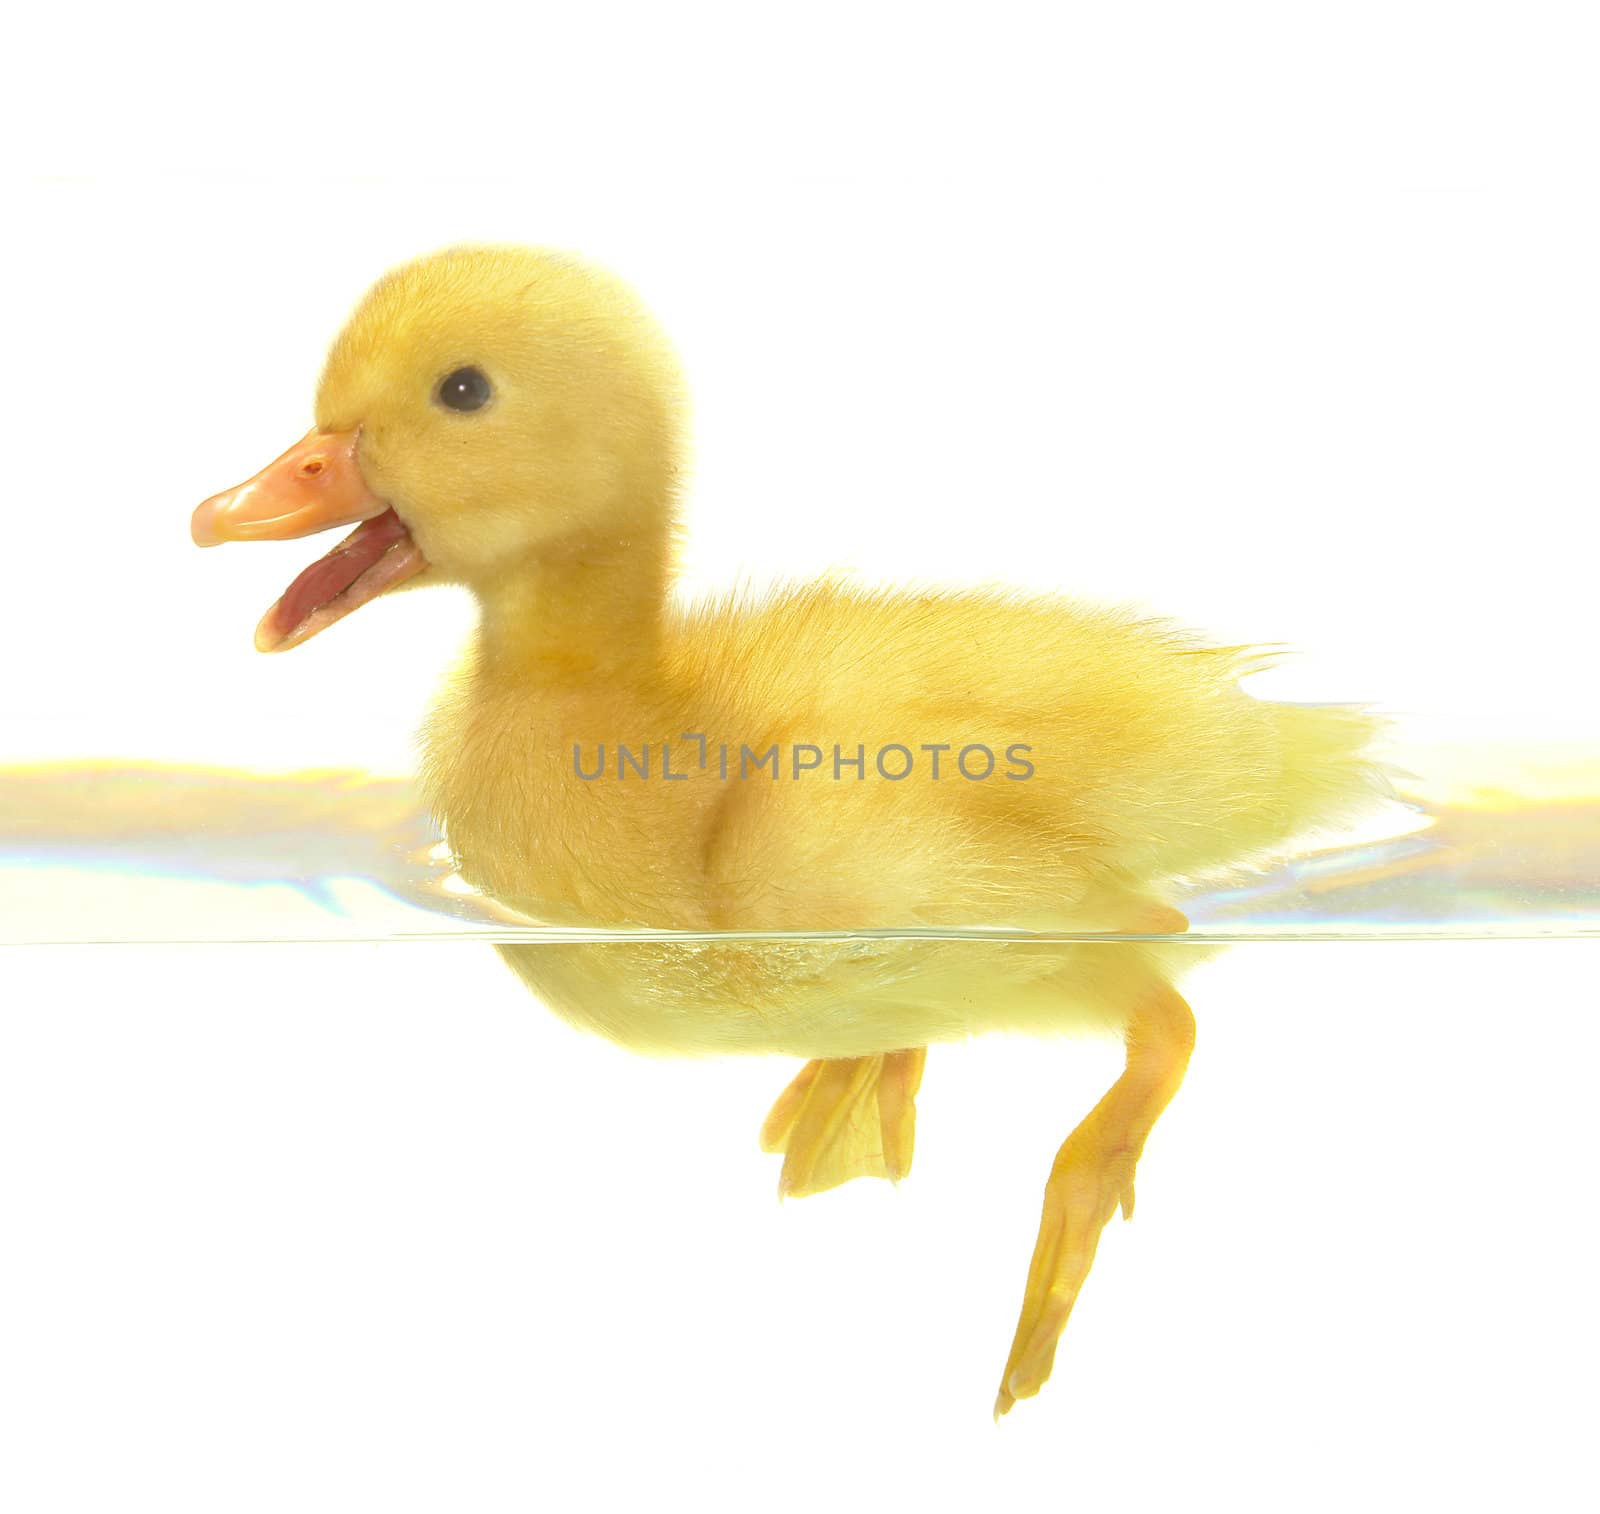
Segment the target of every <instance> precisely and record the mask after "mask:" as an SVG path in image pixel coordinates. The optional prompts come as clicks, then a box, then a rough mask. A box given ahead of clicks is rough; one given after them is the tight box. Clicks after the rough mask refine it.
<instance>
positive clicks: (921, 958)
mask: <svg viewBox="0 0 1600 1514" xmlns="http://www.w3.org/2000/svg"><path fill="white" fill-rule="evenodd" d="M677 392H678V391H677V381H676V377H675V373H674V370H673V369H672V365H671V361H670V358H669V357H668V355H667V354H666V349H665V346H664V344H663V343H662V342H661V340H660V338H659V336H658V335H657V334H656V333H655V330H654V327H653V326H652V325H651V324H650V323H649V321H648V319H647V318H646V317H645V316H644V314H643V312H642V311H641V310H640V309H639V307H638V306H637V304H636V302H634V300H633V299H632V297H631V296H630V295H629V294H628V293H627V292H626V291H625V290H624V289H623V288H622V287H621V286H619V285H617V284H616V283H615V282H614V281H612V280H610V279H609V278H607V277H605V276H603V275H599V274H596V273H594V272H592V271H590V270H586V269H584V268H582V267H581V265H577V264H575V263H573V262H571V261H570V260H567V259H564V258H558V257H553V256H551V255H548V254H541V253H533V252H528V251H524V250H521V249H466V250H461V251H456V252H451V253H445V254H440V255H438V256H436V257H434V258H431V259H423V260H421V261H419V262H418V263H415V264H412V265H409V266H408V267H407V268H405V269H402V270H400V271H399V272H397V273H396V274H394V275H391V276H390V277H389V278H387V279H385V280H384V281H383V282H382V283H380V284H379V285H378V286H377V287H376V288H375V289H374V290H373V292H372V293H371V294H370V295H369V296H368V298H367V300H366V302H365V303H364V304H363V306H362V307H361V308H360V309H359V310H358V311H357V313H356V315H355V317H354V318H353V319H352V321H351V323H350V325H349V326H348V327H347V328H346V331H345V333H344V334H343V335H342V336H341V338H340V340H339V342H338V343H337V344H336V346H335V349H334V352H333V355H332V357H331V358H330V361H329V365H328V368H327V371H326V372H325V374H324V377H323V382H322V386H321V389H320V391H319V394H318V423H319V428H320V430H319V431H318V432H317V433H315V434H314V435H313V436H311V437H308V438H307V440H306V442H305V443H303V444H301V446H300V447H298V448H296V449H291V452H290V453H287V454H285V456H284V457H283V458H282V459H280V460H279V462H278V463H276V464H274V465H273V467H272V468H270V469H268V470H267V471H266V472H264V473H263V474H262V475H260V476H259V478H258V479H257V480H255V481H252V483H251V484H250V485H246V486H243V488H242V489H241V490H237V491H232V492H230V493H229V494H228V495H225V496H218V497H217V498H216V499H214V500H212V501H208V502H207V503H206V505H204V506H202V507H201V510H200V511H199V512H197V514H196V521H195V535H196V539H197V540H200V541H202V542H203V543H209V542H211V541H215V540H222V539H245V538H250V537H259V536H272V535H298V534H305V533H306V532H309V531H311V530H317V529H322V528H323V527H325V526H328V525H333V524H350V523H352V522H356V521H359V522H361V524H360V525H359V526H358V528H357V530H356V532H355V533H354V534H353V535H352V536H351V537H350V538H349V539H348V541H347V542H346V543H344V544H343V545H342V546H341V547H340V548H339V549H336V551H335V552H334V553H332V554H330V555H329V557H328V558H325V559H323V561H322V563H320V564H318V565H316V566H315V567H314V568H312V569H309V570H308V571H307V573H306V574H304V575H302V577H301V579H300V580H297V581H296V583H295V585H292V586H291V588H290V590H289V591H288V592H287V593H286V594H285V596H284V598H283V599H281V600H280V601H279V602H278V604H277V605H275V606H274V607H273V609H272V610H271V611H269V612H268V615H267V617H266V618H265V619H264V620H263V622H262V627H261V629H260V630H259V631H258V645H261V646H262V647H263V648H264V649H268V650H275V649H278V648H280V647H286V646H292V645H295V644H296V643H297V642H299V641H301V640H304V639H306V638H307V637H308V636H310V635H312V634H315V633H316V631H318V630H320V629H321V628H322V627H323V626H324V625H326V624H328V623H330V622H331V620H333V619H337V618H339V616H341V615H343V614H345V613H348V611H349V610H350V609H351V608H354V607H355V606H356V605H358V604H360V603H361V602H363V601H364V600H365V599H367V598H371V597H373V596H374V595H375V594H377V593H380V592H383V591H384V590H385V589H387V588H389V587H392V586H395V585H397V584H399V583H400V582H402V581H404V580H408V579H409V580H412V581H415V582H423V581H427V580H429V579H434V580H440V579H442V580H447V581H455V582H460V583H464V584H466V585H467V586H468V587H469V588H470V589H471V590H472V592H473V593H474V594H475V596H476V597H477V599H478V602H479V605H480V610H481V621H480V628H479V631H478V633H477V636H476V638H475V641H474V644H473V645H472V647H471V648H470V649H469V651H468V654H467V656H466V658H465V660H464V661H463V663H462V666H461V668H460V670H459V672H458V673H457V675H456V676H455V678H454V679H453V680H452V682H451V684H450V685H449V687H448V688H447V690H446V691H445V694H444V696H443V698H442V699H441V700H440V702H439V704H438V707H437V708H436V710H435V713H434V715H433V717H432V719H431V721H430V723H429V726H428V728H427V731H426V733H425V742H424V756H425V760H424V772H423V777H424V783H425V787H426V791H427V793H428V796H429V799H430V802H431V804H432V806H433V808H434V810H435V812H436V814H437V815H438V817H439V818H440V820H441V821H442V823H443V824H444V827H445V830H446V833H447V835H448V838H449V841H450V844H451V847H452V849H453V851H454V852H455V854H456V857H457V861H458V866H459V867H460V870H461V872H462V874H463V875H464V876H465V878H466V879H467V880H468V881H469V882H471V883H473V884H474V885H476V886H477V887H478V888H480V889H482V890H483V891H484V892H486V893H488V894H490V895H492V896H493V897H494V898H496V899H498V900H500V901H501V902H503V903H504V904H506V905H509V906H511V907H512V908H514V909H517V910H520V911H523V912H525V913H527V914H529V915H531V916H533V917H535V918H538V919H542V920H546V921H549V922H551V923H554V924H558V925H578V924H581V925H588V926H613V927H624V928H625V927H639V926H648V927H656V928H666V929H679V930H685V931H693V932H727V931H733V932H740V931H868V932H870V931H876V930H886V929H895V928H905V927H923V928H933V929H938V928H946V929H950V928H961V927H970V926H990V927H1010V928H1013V929H1018V930H1026V931H1034V932H1043V933H1051V932H1059V933H1083V932H1094V933H1114V934H1126V935H1132V936H1135V937H1157V938H1160V937H1169V938H1170V937H1172V936H1175V935H1178V934H1181V932H1182V931H1183V929H1184V928H1185V922H1184V920H1183V917H1182V916H1181V915H1180V914H1179V913H1178V912H1177V911H1176V910H1174V909H1172V908H1171V906H1170V904H1169V903H1168V902H1167V901H1168V896H1169V893H1170V891H1171V889H1172V886H1173V884H1174V883H1175V882H1176V881H1177V880H1180V879H1188V878H1192V877H1195V876H1198V875H1204V874H1216V873H1219V872H1221V871H1224V870H1226V869H1229V868H1233V867H1237V866H1239V865H1240V864H1243V863H1246V862H1249V861H1252V860H1255V859H1257V858H1261V857H1264V856H1267V855H1269V854H1271V853H1272V852H1274V851H1275V850H1280V849H1282V848H1283V847H1284V846H1285V845H1286V844H1287V843H1289V842H1291V841H1292V840H1294V839H1295V838H1297V837H1300V836H1302V835H1304V834H1305V833H1307V832H1309V831H1311V830H1314V829H1316V828H1318V827H1321V826H1325V825H1328V824H1331V823H1333V822H1335V821H1338V820H1340V819H1342V818H1344V817H1345V816H1347V815H1349V814H1350V813H1352V812H1354V811H1355V810H1357V809H1359V808H1360V807H1361V806H1362V805H1363V804H1364V803H1366V802H1368V801H1369V800H1370V798H1371V797H1372V795H1373V794H1374V792H1376V791H1379V790H1381V787H1382V782H1381V779H1379V778H1378V777H1377V775H1376V770H1375V768H1374V767H1373V765H1372V764H1371V762H1370V761H1369V760H1368V759H1367V758H1366V757H1365V755H1364V749H1365V748H1366V746H1367V744H1368V742H1369V740H1370V739H1371V736H1372V734H1373V729H1374V726H1373V722H1372V720H1371V719H1370V718H1369V717H1368V716H1366V715H1364V714H1362V713H1361V712H1359V711H1356V710H1352V709H1349V708H1342V707H1303V706H1291V705H1281V704H1270V703H1265V702H1261V701H1258V700H1254V699H1252V698H1250V697H1249V696H1247V695H1246V694H1244V693H1243V692H1242V691H1241V690H1240V689H1239V687H1238V683H1237V680H1238V678H1239V677H1240V675H1241V674H1242V673H1244V672H1247V671H1249V670H1250V668H1251V666H1252V665H1253V664H1255V663H1257V662H1259V660H1260V659H1259V658H1258V657H1256V656H1255V655H1254V654H1252V653H1251V652H1249V651H1248V650H1247V649H1240V648H1231V649H1226V648H1210V647H1207V646H1205V645H1204V644H1203V643H1201V642H1200V641H1199V640H1197V639H1196V638H1194V637H1192V636H1190V635H1188V634H1187V633H1184V632H1182V631H1180V630H1178V629H1176V628H1174V627H1172V626H1170V625H1168V624H1166V623H1164V622H1160V621H1155V620H1150V619H1142V618H1139V617H1136V616H1133V615H1130V614H1127V613H1123V612H1115V611H1107V610H1102V609H1095V608H1091V607H1086V606H1083V605H1080V604H1076V603H1073V602H1070V601H1067V600H1064V599H1059V598H1053V597H1040V596H1032V597H1030V596H1023V595H1020V594H1011V593H1006V592H1003V591H990V590H985V591H971V592H954V591H941V592H932V591H921V592H899V591H894V590H884V589H861V588H854V587H848V586H844V585H841V584H838V583H832V582H829V583H822V584H812V585H801V586H797V587H793V588H789V589H785V590H780V591H774V592H773V593H771V594H768V595H765V596H756V597H745V598H728V599H723V600H719V601H716V602H711V603H705V604H701V605H699V606H694V607H690V608H687V609H685V608H682V607H680V606H678V605H677V604H676V603H675V602H674V601H673V599H672V597H671V592H670V591H671V558H672V545H673V534H674V531H675V525H674V516H675V512H674V506H675V491H676V486H677V480H678V475H679V466H678V446H679V437H680V426H679V423H678V416H677V406H678V400H677ZM501 950H502V952H503V954H504V955H505V957H506V959H507V961H508V962H509V963H510V965H511V966H512V967H513V968H514V969H515V971H516V972H517V973H518V975H519V976H520V977H522V978H523V980H524V981H525V982H527V983H528V984H529V985H530V986H531V987H532V988H533V989H534V990H535V991H536V992H537V993H538V994H539V995H540V996H541V997H542V998H543V999H544V1000H545V1001H546V1002H547V1003H549V1004H550V1005H551V1006H552V1007H553V1008H555V1009H556V1010H558V1011H559V1012H560V1013H562V1014H563V1015H565V1016H566V1017H568V1018H569V1019H571V1020H572V1021H574V1022H575V1023H578V1024H580V1025H583V1026H585V1027H586V1028H588V1029H591V1030H594V1031H596V1032H598V1033H600V1034H603V1035H606V1036H608V1037H610V1038H612V1039H613V1040H616V1041H618V1042H621V1043H622V1044H624V1045H627V1046H630V1047H632V1048H634V1049H636V1050H639V1051H644V1052H651V1053H698V1052H736V1051H748V1052H769V1053H770V1052H776V1053H781V1054H785V1055H790V1056H797V1057H803V1058H809V1059H812V1060H811V1061H810V1063H809V1064H808V1066H807V1067H806V1068H805V1069H804V1070H803V1071H802V1073H801V1074H800V1076H799V1077H798V1078H796V1079H795V1081H794V1083H793V1084H792V1085H791V1086H790V1088H789V1090H787V1091H786V1093H785V1094H784V1096H783V1097H782V1098H781V1099H780V1100H779V1101H778V1104H777V1106H775V1108H774V1110H773V1112H772V1115H771V1116H770V1117H769V1119H768V1122H767V1125H766V1127H765V1128H764V1130H763V1140H764V1142H765V1144H766V1145H767V1147H768V1149H769V1150H774V1151H782V1152H784V1153H785V1165H784V1173H783V1179H782V1188H783V1191H786V1192H790V1193H807V1192H815V1191H818V1190H820V1189H822V1188H826V1187H829V1186H832V1185H833V1184H834V1183H837V1182H841V1181H844V1180H845V1179H847V1178H850V1177H854V1176H860V1175H866V1174H879V1175H885V1176H890V1177H899V1176H902V1175H903V1174H904V1173H905V1171H906V1170H907V1169H908V1168H909V1165H910V1157H911V1145H912V1131H913V1120H914V1102H913V1101H914V1096H915V1093H916V1090H917V1086H918V1083H919V1081H920V1078H921V1074H922V1067H923V1055H924V1049H925V1048H926V1047H927V1046H928V1045H930V1044H932V1043H935V1042H940V1041H950V1040H956V1039H959V1038H961V1037H964V1036H967V1035H970V1034H973V1033H975V1032H978V1031H984V1030H1011V1031H1023V1032H1029V1033H1048V1032H1056V1031H1062V1030H1073V1029H1085V1028H1100V1029H1108V1030H1120V1031H1121V1032H1122V1033H1123V1035H1124V1038H1125V1040H1126V1043H1127V1048H1128V1067H1127V1070H1126V1071H1125V1073H1124V1075H1123V1077H1122V1078H1121V1079H1119V1080H1118V1083H1117V1084H1116V1086H1115V1087H1114V1088H1113V1089H1112V1090H1111V1091H1110V1092H1109V1093H1108V1094H1107V1095H1106V1098H1105V1099H1103V1100H1102V1101H1101V1104H1100V1105H1098V1106H1097V1107H1096V1109H1095V1110H1094V1111H1093V1112H1092V1113H1091V1115H1090V1116H1089V1117H1088V1118H1087V1119H1086V1120H1085V1121H1084V1122H1083V1124H1082V1125H1080V1127H1079V1128H1078V1130H1077V1131H1075V1132H1074V1133H1073V1135H1072V1137H1071V1138H1070V1139H1069V1140H1068V1142H1067V1143H1066V1145H1065V1146H1064V1147H1063V1148H1062V1150H1061V1153H1060V1155H1059V1156H1058V1158H1057V1162H1056V1167H1055V1170H1054V1171H1053V1173H1052V1177H1051V1181H1050V1185H1049V1187H1048V1188H1047V1191H1046V1202H1045V1213H1044V1217H1043V1220H1042V1222H1041V1230H1040V1238H1039V1244H1038V1246H1037V1247H1036V1250H1035V1255H1034V1262H1033V1267H1032V1269H1031V1270H1030V1275H1029V1284H1028V1289H1027V1295H1026V1298H1025V1302H1024V1307H1023V1314H1022V1319H1021V1321H1020V1322H1019V1326H1018V1331H1017V1338H1016V1340H1015V1341H1014V1343H1013V1347H1012V1353H1011V1359H1010V1360H1009V1361H1008V1363H1007V1368H1006V1374H1005V1377H1004V1379H1003V1383H1002V1388H1001V1394H1000V1400H999V1403H998V1405H997V1408H998V1409H999V1410H1001V1411H1003V1410H1005V1409H1006V1408H1009V1407H1010V1405H1011V1403H1012V1402H1013V1401H1014V1399H1015V1398H1017V1397H1022V1396H1026V1395H1028V1394H1030V1393H1033V1392H1036V1391H1037V1390H1038V1387H1039V1386H1040V1384H1042V1383H1043V1381H1044V1379H1045V1378H1046V1377H1047V1376H1048V1375H1049V1371H1050V1365H1051V1361H1052V1359H1053V1354H1054V1349H1055V1341H1056V1338H1057V1336H1058V1335H1059V1334H1060V1331H1061V1328H1062V1327H1063V1325H1064V1324H1065V1321H1066V1316H1067V1313H1068V1312H1069V1311H1070V1309H1071V1307H1072V1303H1073V1301H1074V1299H1075V1298H1076V1295H1077V1291H1078V1289H1079V1287H1080V1286H1081V1284H1082V1281H1083V1278H1084V1277H1085V1276H1086V1275H1087V1271H1088V1267H1089V1263H1090V1261H1091V1260H1092V1258H1093V1254H1094V1247H1095V1243H1096V1241H1097V1239H1098V1236H1099V1233H1100V1229H1101V1227H1102V1226H1103V1225H1104V1224H1105V1222H1106V1221H1107V1220H1108V1219H1109V1217H1110V1215H1111V1213H1112V1212H1113V1211H1114V1210H1115V1208H1116V1207H1117V1206H1118V1205H1119V1204H1120V1205H1121V1206H1122V1207H1123V1209H1124V1211H1125V1212H1131V1208H1132V1180H1133V1169H1134V1164H1135V1163H1136V1161H1137V1158H1138V1155H1139V1152H1140V1150H1141V1149H1142V1146H1143V1143H1144V1139H1145V1136H1146V1135H1147V1134H1148V1131H1149V1129H1150V1127H1151V1125H1152V1124H1153V1122H1154V1120H1155V1118H1156V1117H1157V1116H1158V1115H1159V1113H1160V1111H1161V1109H1162V1108H1164V1107H1165V1104H1166V1103H1167V1101H1168V1100H1169V1099H1170V1098H1171V1097H1172V1095H1173V1093H1174V1092H1175V1091H1176V1089H1177V1086H1178V1084H1179V1082H1180V1081H1181V1079H1182V1075H1183V1069H1184V1066H1185V1065H1186V1063H1187V1059H1188V1053H1189V1046H1190V1044H1191V1043H1192V1034H1193V1025H1192V1018H1191V1017H1190V1015H1189V1011H1188V1007H1187V1005H1185V1004H1184V1002H1183V1000H1182V999H1181V997H1179V996H1178V994H1177V992H1176V990H1175V988H1174V987H1173V983H1174V980H1175V978H1176V977H1177V975H1178V973H1179V971H1180V970H1181V968H1182V967H1184V966H1186V965H1188V964H1190V963H1192V962H1194V961H1196V960H1198V959H1199V958H1200V957H1201V956H1203V955H1204V954H1205V951H1204V949H1203V948H1199V947H1196V946H1190V945H1186V944H1183V943H1181V942H1176V941H1173V940H1170V939H1168V940H1161V939H1154V940H1137V941H1132V942H1122V943H1105V942H1082V941H1079V942H1059V941H1057V942H1052V941H1036V940H1028V941H1010V942H999V943H997V942H992V941H972V940H909V941H908V940H905V939H899V940H890V939H883V938H875V937H870V936H869V937H866V938H857V939H824V940H799V941H781V942H772V941H765V942H759V943H749V942H736V941H735V942H730V941H726V940H712V941H705V942H695V943H649V942H630V943H613V944H605V945H579V944H565V943H563V944H560V945H554V944H552V945H538V946H521V945H517V946H506V947H503V948H501Z"/></svg>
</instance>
